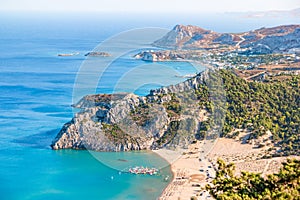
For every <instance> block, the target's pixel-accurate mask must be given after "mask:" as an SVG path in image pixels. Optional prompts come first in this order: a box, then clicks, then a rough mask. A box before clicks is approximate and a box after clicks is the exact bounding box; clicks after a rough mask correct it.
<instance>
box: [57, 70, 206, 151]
mask: <svg viewBox="0 0 300 200" xmlns="http://www.w3.org/2000/svg"><path fill="white" fill-rule="evenodd" d="M206 76H207V72H203V73H201V74H199V75H198V76H196V77H194V78H191V79H189V80H187V81H185V82H183V83H180V84H177V85H173V86H169V87H164V88H161V89H157V90H152V91H151V93H150V94H149V95H148V96H146V97H139V96H137V95H134V94H128V93H122V94H113V95H112V94H97V95H87V96H85V97H83V98H82V99H81V100H80V101H79V102H78V103H77V104H75V105H73V106H74V107H76V108H79V109H81V111H80V112H78V113H76V114H75V116H74V117H73V119H72V120H71V121H70V122H68V123H66V124H65V125H64V126H63V127H62V129H61V130H60V132H59V133H58V135H57V136H56V138H55V139H54V140H53V142H52V144H51V147H52V149H55V150H56V149H66V148H71V149H90V150H97V151H131V150H143V149H153V148H155V149H156V148H160V147H162V146H170V147H171V146H175V145H178V146H180V145H182V146H186V144H187V143H189V142H191V141H192V140H195V134H196V131H197V130H198V128H197V126H198V124H199V122H200V121H201V120H199V117H198V116H196V115H195V114H192V115H190V116H188V115H187V114H186V113H187V111H182V112H184V113H185V114H181V113H178V112H179V111H176V110H175V111H174V110H172V109H173V108H170V107H172V105H171V103H170V102H172V101H173V104H174V102H175V103H176V102H177V104H179V103H180V101H181V100H180V99H179V98H177V97H175V94H177V93H178V94H180V93H183V92H186V91H192V93H193V90H194V89H196V88H197V87H198V86H199V84H201V83H203V81H204V79H205V77H206ZM174 98H175V99H176V101H175V100H174ZM193 102H194V103H195V105H192V104H191V103H189V105H188V106H184V107H185V108H186V109H188V111H189V112H190V111H193V110H194V111H196V110H197V111H199V109H201V108H199V106H198V103H197V101H193ZM173 106H174V105H173ZM177 106H178V105H177ZM172 113H173V114H172ZM194 113H198V112H194ZM171 114H172V116H171ZM187 119H188V121H193V124H195V126H194V127H193V129H191V130H189V133H188V132H186V131H185V130H183V132H182V133H184V134H186V135H184V134H182V135H180V134H178V135H177V136H176V137H172V138H171V139H170V138H169V137H168V133H167V132H168V130H169V129H170V127H169V126H170V123H171V122H172V123H174V121H177V122H176V123H178V124H179V123H180V122H182V124H186V122H185V121H186V120H187ZM189 123H191V122H189ZM178 127H179V126H178ZM184 129H186V128H184ZM179 132H180V131H179ZM162 138H164V140H162ZM171 140H174V141H171ZM175 140H176V141H175Z"/></svg>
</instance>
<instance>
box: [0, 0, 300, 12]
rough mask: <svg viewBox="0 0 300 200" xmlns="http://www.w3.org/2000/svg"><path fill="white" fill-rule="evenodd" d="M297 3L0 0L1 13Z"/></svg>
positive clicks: (260, 7)
mask: <svg viewBox="0 0 300 200" xmlns="http://www.w3.org/2000/svg"><path fill="white" fill-rule="evenodd" d="M296 8H300V0H248V1H246V0H148V1H146V0H0V11H47V12H48V11H50V12H51V11H66V12H67V11H72V12H74V11H81V12H85V11H100V12H147V13H151V12H152V13H153V12H246V11H267V10H291V9H296Z"/></svg>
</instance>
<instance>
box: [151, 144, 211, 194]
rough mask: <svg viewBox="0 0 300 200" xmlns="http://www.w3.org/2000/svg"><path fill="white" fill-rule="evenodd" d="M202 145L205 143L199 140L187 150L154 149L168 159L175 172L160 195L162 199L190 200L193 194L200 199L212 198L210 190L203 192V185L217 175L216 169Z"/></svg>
mask: <svg viewBox="0 0 300 200" xmlns="http://www.w3.org/2000/svg"><path fill="white" fill-rule="evenodd" d="M202 147H203V143H202V142H197V143H196V144H191V145H190V146H189V148H188V149H186V150H181V151H176V152H174V151H170V150H166V149H160V150H155V151H154V152H156V153H157V154H159V155H160V156H161V157H163V158H165V159H166V160H168V162H169V163H170V164H171V170H172V172H173V180H172V181H171V183H170V184H169V185H168V186H167V188H166V189H165V190H164V192H163V193H162V195H161V196H160V197H159V199H160V200H173V199H174V200H175V199H176V200H178V199H181V200H182V199H188V200H189V199H191V197H192V196H195V197H196V196H197V198H198V199H210V195H209V194H208V192H202V193H201V187H204V186H205V185H206V184H207V183H209V181H210V180H211V179H212V177H214V176H215V171H214V169H213V167H212V165H211V163H210V162H209V161H208V159H206V158H205V156H203V153H204V152H203V151H202ZM172 152H173V153H174V154H173V155H172ZM200 195H201V196H200Z"/></svg>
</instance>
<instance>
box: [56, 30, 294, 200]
mask: <svg viewBox="0 0 300 200" xmlns="http://www.w3.org/2000/svg"><path fill="white" fill-rule="evenodd" d="M299 38H300V25H286V26H278V27H273V28H261V29H257V30H253V31H249V32H245V33H238V34H232V33H216V32H214V31H210V30H205V29H202V28H200V27H196V26H190V25H189V26H183V25H176V26H175V27H174V28H173V29H172V30H171V31H170V32H169V33H168V34H167V35H166V36H164V37H163V38H161V39H159V40H157V41H155V42H154V43H153V45H154V46H159V47H162V48H165V49H167V50H161V51H144V52H140V53H138V54H136V55H134V57H135V58H136V59H142V60H145V61H151V62H156V61H178V60H193V61H197V62H203V63H206V64H208V65H211V66H213V67H212V68H211V69H207V70H206V71H204V72H202V73H199V74H197V75H195V76H194V77H191V78H188V79H187V80H185V81H184V82H182V83H179V84H177V85H170V86H167V87H162V88H159V89H153V90H151V91H150V93H149V94H148V95H147V96H137V95H135V94H130V93H120V94H96V95H87V96H85V97H83V98H82V99H81V100H80V101H79V102H78V103H77V104H75V105H73V106H74V107H76V108H79V109H80V112H78V113H76V114H75V116H74V118H73V119H72V120H71V121H70V122H68V123H66V124H65V125H64V126H63V128H62V129H61V130H60V132H59V133H58V135H57V136H56V138H55V139H54V140H53V142H52V144H51V147H52V149H54V150H57V149H65V148H71V149H90V150H96V151H131V150H154V151H156V152H157V153H158V154H160V155H162V156H163V157H166V158H167V156H166V152H167V151H161V149H164V150H176V149H182V150H183V151H182V157H181V158H180V159H179V160H178V161H176V162H175V163H174V164H173V165H172V169H173V172H174V176H175V178H174V180H173V181H172V183H171V184H170V185H169V186H168V188H167V189H166V190H165V191H164V193H163V194H162V196H161V199H177V198H190V197H191V196H194V198H199V199H205V198H210V195H211V194H214V193H213V191H212V190H213V189H212V188H214V187H213V186H211V187H208V186H207V187H206V189H207V190H205V189H203V188H204V187H205V185H206V184H212V180H213V179H215V178H216V176H217V174H218V173H216V171H218V168H219V169H220V166H223V165H224V164H222V162H220V161H218V158H220V157H221V158H222V159H223V160H225V161H226V162H234V163H235V164H236V169H237V170H236V171H235V173H236V175H238V176H240V175H241V174H242V171H243V170H247V171H252V172H260V173H262V175H263V176H264V177H267V175H268V174H270V173H275V172H278V170H279V167H280V163H282V162H284V161H286V160H287V158H290V157H293V158H297V159H299V154H300V150H299V149H300V146H299V142H300V141H299V137H300V135H299V130H300V118H299V116H300V110H299V107H300V102H299V99H300V96H299V94H300V90H299V88H300V75H299V72H300V57H299V56H300V39H299ZM218 137H221V138H219V139H217V138H218ZM207 144H210V147H211V148H208V147H207V146H206V145H207ZM212 144H213V145H212ZM288 162H290V161H288ZM229 167H230V166H229ZM184 169H186V170H184ZM209 192H210V193H209ZM186 195H187V196H186Z"/></svg>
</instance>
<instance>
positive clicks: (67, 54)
mask: <svg viewBox="0 0 300 200" xmlns="http://www.w3.org/2000/svg"><path fill="white" fill-rule="evenodd" d="M78 54H79V53H78V52H76V53H59V54H57V56H62V57H66V56H76V55H78Z"/></svg>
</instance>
